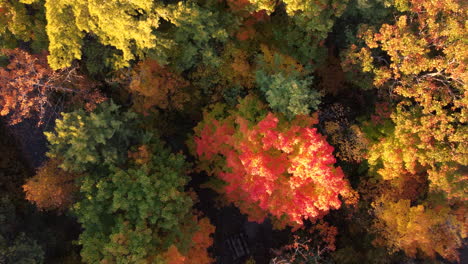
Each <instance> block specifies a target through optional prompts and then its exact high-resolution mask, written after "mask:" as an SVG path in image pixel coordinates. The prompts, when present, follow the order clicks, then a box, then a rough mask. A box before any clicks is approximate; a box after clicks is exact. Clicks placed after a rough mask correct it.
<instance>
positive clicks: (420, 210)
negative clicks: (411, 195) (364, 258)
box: [373, 197, 467, 261]
mask: <svg viewBox="0 0 468 264" xmlns="http://www.w3.org/2000/svg"><path fill="white" fill-rule="evenodd" d="M373 206H374V209H375V214H376V217H377V220H376V221H375V223H374V228H375V230H378V231H379V232H380V236H381V237H380V238H379V239H377V240H375V241H374V243H376V244H377V245H381V246H387V247H388V248H389V249H390V250H391V251H398V250H400V249H401V250H403V251H405V253H406V254H407V255H408V256H410V257H415V256H416V255H417V253H418V251H419V252H422V253H423V254H424V255H426V256H429V257H431V258H435V256H436V253H437V254H439V255H441V256H442V257H444V258H446V259H448V260H451V261H456V260H459V259H458V252H457V249H458V248H460V247H461V246H462V245H463V239H464V238H466V236H467V234H466V218H464V217H462V219H460V217H458V216H457V214H459V212H452V211H451V209H450V207H447V206H436V207H435V208H432V207H430V206H424V205H417V206H411V204H410V201H409V200H398V201H396V202H392V200H391V199H388V197H381V198H380V199H379V200H377V201H376V202H375V203H374V204H373ZM382 238H383V239H382Z"/></svg>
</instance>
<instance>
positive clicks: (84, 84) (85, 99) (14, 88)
mask: <svg viewBox="0 0 468 264" xmlns="http://www.w3.org/2000/svg"><path fill="white" fill-rule="evenodd" d="M1 52H2V53H3V54H5V55H6V56H8V58H9V64H8V65H7V66H6V67H4V68H3V67H0V115H2V116H9V119H10V123H11V124H17V123H19V122H21V121H22V120H23V119H25V118H30V117H34V116H37V118H38V121H39V122H38V125H41V124H42V122H43V121H44V117H45V115H46V112H47V109H48V108H49V107H50V106H53V105H54V102H53V99H52V95H53V94H54V93H63V94H66V95H70V98H69V99H68V105H70V104H71V103H77V102H78V103H80V104H82V105H84V106H85V108H86V109H88V110H92V109H93V108H94V107H95V106H96V104H98V103H100V102H102V101H104V100H105V98H104V97H103V96H102V95H101V94H100V92H99V91H98V90H97V89H95V85H94V84H93V83H92V82H90V81H89V80H87V79H86V78H85V77H84V76H82V75H80V74H79V73H78V72H77V69H76V68H69V69H64V70H61V71H53V70H52V69H50V68H49V66H48V65H47V61H46V57H45V54H40V55H32V54H29V53H27V52H26V51H23V50H21V49H14V50H2V51H1Z"/></svg>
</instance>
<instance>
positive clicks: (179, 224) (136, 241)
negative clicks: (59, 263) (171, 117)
mask: <svg viewBox="0 0 468 264" xmlns="http://www.w3.org/2000/svg"><path fill="white" fill-rule="evenodd" d="M63 116H64V118H63V120H60V121H58V122H57V125H56V129H55V132H54V133H48V134H47V136H48V139H49V142H50V144H51V145H50V154H49V155H50V156H61V157H63V159H64V160H63V163H62V167H63V169H65V170H69V171H74V172H83V173H84V174H86V176H83V177H81V178H79V180H78V182H79V185H80V191H79V192H80V197H81V199H80V200H79V201H78V202H77V203H76V204H75V205H74V208H73V212H74V213H75V214H76V216H77V217H78V221H79V222H80V223H81V224H82V227H83V229H84V231H83V233H82V234H81V235H80V238H79V244H81V245H82V247H83V249H82V251H81V256H82V258H83V260H84V261H85V262H87V263H165V261H166V260H167V258H170V257H171V256H172V255H171V254H168V253H167V252H172V253H173V252H174V249H177V250H176V251H177V252H180V254H182V255H186V254H189V255H190V254H193V253H190V252H193V250H192V248H193V247H197V243H196V242H195V241H198V240H199V237H200V235H196V236H195V235H194V234H195V233H196V232H197V231H198V229H199V227H198V222H197V221H198V220H197V217H196V216H194V214H193V213H192V205H193V201H192V199H191V197H190V195H189V194H188V193H186V192H184V186H185V185H186V184H187V182H188V177H187V176H186V175H185V171H186V170H187V168H188V167H187V164H186V163H185V159H184V157H183V156H182V155H180V154H173V153H171V152H170V151H169V150H168V149H167V148H165V147H164V146H163V143H162V142H161V141H160V140H159V139H158V137H156V136H154V135H153V134H152V133H150V132H148V131H144V129H142V127H141V126H140V124H139V122H138V119H137V115H136V114H134V113H133V112H129V111H127V112H125V111H122V110H120V109H119V107H118V106H117V105H115V104H114V103H113V102H110V103H103V104H101V105H100V106H99V107H98V108H97V109H96V111H95V112H93V113H85V112H83V111H75V112H73V113H69V114H64V115H63ZM138 131H142V132H138ZM204 226H206V224H205V225H204ZM204 230H206V231H205V233H207V235H206V236H207V239H205V240H204V241H208V243H205V244H203V245H207V246H209V242H210V240H209V234H210V233H212V232H213V231H212V228H206V227H205V229H204ZM197 239H198V240H197ZM203 251H205V254H206V248H202V249H198V250H196V252H199V255H201V256H204V255H203ZM204 259H206V260H209V257H205V258H204Z"/></svg>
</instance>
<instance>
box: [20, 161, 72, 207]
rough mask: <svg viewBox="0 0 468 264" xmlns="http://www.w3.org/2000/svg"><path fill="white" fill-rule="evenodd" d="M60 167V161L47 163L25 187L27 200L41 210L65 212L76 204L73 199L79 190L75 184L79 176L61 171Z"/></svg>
mask: <svg viewBox="0 0 468 264" xmlns="http://www.w3.org/2000/svg"><path fill="white" fill-rule="evenodd" d="M59 165H60V161H59V160H55V159H51V160H49V161H47V162H46V163H45V164H44V165H43V166H42V167H40V168H39V169H38V170H37V173H36V175H35V176H34V177H32V178H30V179H29V180H28V181H27V182H26V184H25V185H23V190H24V192H25V194H26V199H27V200H29V201H31V202H33V203H34V204H36V205H37V207H38V208H39V209H41V210H53V209H58V210H60V211H63V210H66V209H67V208H68V207H69V206H70V205H71V204H72V203H73V202H74V200H73V197H74V195H75V193H76V191H77V190H78V187H77V186H76V185H75V182H74V181H75V179H76V178H77V175H76V174H73V173H69V172H66V171H64V170H62V169H60V168H59V167H58V166H59Z"/></svg>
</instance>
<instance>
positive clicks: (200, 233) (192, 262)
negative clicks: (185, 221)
mask: <svg viewBox="0 0 468 264" xmlns="http://www.w3.org/2000/svg"><path fill="white" fill-rule="evenodd" d="M198 228H199V229H198V230H197V231H196V232H195V234H193V236H192V243H193V244H192V247H191V248H190V250H189V251H188V253H187V258H186V260H185V262H184V263H185V264H207V263H212V262H214V259H212V258H210V256H209V255H208V252H207V249H208V248H209V247H211V245H213V238H211V235H212V234H214V232H215V227H214V226H213V225H211V223H210V220H208V218H202V219H200V220H199V222H198Z"/></svg>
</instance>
